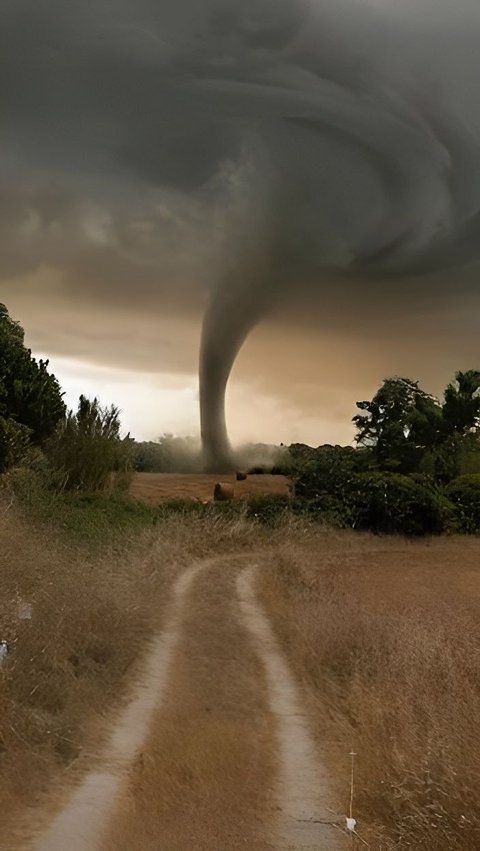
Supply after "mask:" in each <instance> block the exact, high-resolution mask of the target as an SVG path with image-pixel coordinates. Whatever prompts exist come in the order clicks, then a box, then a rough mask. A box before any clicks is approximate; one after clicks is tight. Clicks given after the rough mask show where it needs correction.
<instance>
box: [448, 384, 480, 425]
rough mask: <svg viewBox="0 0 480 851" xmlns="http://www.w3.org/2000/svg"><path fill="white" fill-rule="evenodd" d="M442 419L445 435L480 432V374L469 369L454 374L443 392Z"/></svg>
mask: <svg viewBox="0 0 480 851" xmlns="http://www.w3.org/2000/svg"><path fill="white" fill-rule="evenodd" d="M443 419H444V422H445V426H446V431H447V433H450V434H451V433H457V434H462V435H464V434H467V433H475V432H479V431H480V372H479V371H478V370H476V369H469V370H468V371H467V372H457V373H455V380H454V381H452V382H451V383H450V384H449V385H448V387H447V388H446V390H445V401H444V403H443Z"/></svg>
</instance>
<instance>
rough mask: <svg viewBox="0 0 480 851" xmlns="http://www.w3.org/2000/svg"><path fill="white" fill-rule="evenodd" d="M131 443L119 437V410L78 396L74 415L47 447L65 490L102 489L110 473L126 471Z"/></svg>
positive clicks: (131, 450)
mask: <svg viewBox="0 0 480 851" xmlns="http://www.w3.org/2000/svg"><path fill="white" fill-rule="evenodd" d="M132 444H133V441H132V440H131V439H130V437H128V436H127V437H126V438H123V439H122V438H121V437H120V419H119V411H118V410H117V408H115V407H114V406H112V407H110V408H102V407H101V405H100V404H99V402H98V400H97V399H94V400H93V401H90V400H88V399H86V398H85V397H84V396H80V402H79V406H78V411H77V413H76V414H74V413H72V412H69V414H68V416H67V417H66V418H65V420H64V421H63V422H62V423H61V424H60V426H59V427H58V429H57V432H56V434H55V435H54V437H53V438H51V440H50V441H49V442H48V443H47V445H46V452H47V455H48V458H49V460H50V463H51V464H52V467H53V468H54V469H55V470H57V471H58V472H59V473H61V474H63V485H64V487H65V489H67V490H78V491H90V492H91V491H96V490H102V489H103V488H105V487H106V485H107V484H108V483H109V482H111V481H112V474H114V473H116V474H123V473H126V472H128V470H129V469H130V467H131V463H132V452H133V447H132Z"/></svg>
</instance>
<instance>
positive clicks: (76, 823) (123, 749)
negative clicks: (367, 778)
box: [31, 557, 346, 851]
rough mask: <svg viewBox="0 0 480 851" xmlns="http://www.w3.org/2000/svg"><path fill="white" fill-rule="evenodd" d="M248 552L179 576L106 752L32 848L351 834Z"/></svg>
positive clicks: (231, 845)
mask: <svg viewBox="0 0 480 851" xmlns="http://www.w3.org/2000/svg"><path fill="white" fill-rule="evenodd" d="M254 579H255V574H254V572H253V570H252V569H251V568H250V567H249V566H248V561H246V560H245V558H244V557H243V558H240V557H239V558H228V559H227V558H223V559H220V558H219V559H215V560H211V561H208V562H204V563H203V564H202V565H200V566H197V567H194V568H192V569H190V570H189V571H187V572H186V574H184V575H183V576H182V577H181V578H180V580H179V581H178V582H177V585H176V587H175V593H174V596H173V600H172V604H171V610H170V616H169V618H168V620H167V626H166V629H165V631H164V632H163V633H162V635H160V636H159V637H158V638H157V639H156V640H155V642H154V643H153V644H152V647H151V649H150V651H149V654H148V657H147V658H146V659H145V664H144V666H143V671H142V674H141V676H140V677H139V679H138V681H137V682H136V683H135V684H134V689H133V693H132V699H131V702H130V703H129V704H127V706H126V708H125V709H124V711H123V714H122V716H121V717H120V718H119V719H118V720H117V723H116V725H115V728H114V730H113V733H112V736H111V739H110V743H109V746H108V748H107V751H106V752H105V753H104V754H103V756H102V757H101V759H100V760H98V764H97V766H96V770H95V771H94V772H92V773H91V774H90V775H89V776H88V777H87V778H86V780H85V781H84V782H83V783H82V785H81V786H80V787H79V789H78V790H77V792H76V793H74V795H73V796H72V798H71V800H70V802H69V803H68V804H67V806H66V807H64V808H63V810H62V811H61V812H60V813H59V814H58V815H57V817H56V818H55V819H54V820H53V822H52V823H51V825H50V828H49V829H48V830H47V831H46V832H45V833H44V834H43V835H42V836H41V837H39V838H38V839H37V840H36V842H34V843H33V845H32V846H31V851H64V849H67V848H68V849H69V851H87V849H88V851H193V849H194V851H236V849H240V848H242V849H245V851H272V849H278V851H280V849H281V851H286V849H291V851H314V849H315V851H320V849H323V851H337V849H341V848H343V847H346V845H345V841H344V839H343V838H342V835H341V833H340V831H338V830H335V829H334V828H333V827H330V826H326V825H324V824H322V821H324V820H329V819H332V818H333V816H332V815H331V813H332V806H333V804H332V801H331V798H330V793H329V790H328V782H327V777H326V774H325V771H324V769H323V767H322V765H321V764H320V762H319V760H318V757H317V754H316V751H315V743H314V742H313V741H312V738H311V735H310V732H309V729H308V723H307V721H306V717H305V714H304V710H303V706H302V696H301V694H300V693H299V690H298V687H297V685H296V683H295V681H294V678H293V676H292V674H291V672H290V670H289V668H288V665H287V662H286V660H285V658H284V657H283V655H282V653H281V651H280V648H279V645H278V643H277V642H276V640H275V637H274V635H273V633H272V629H271V626H270V624H269V622H268V619H267V618H266V615H265V613H264V612H263V610H262V608H261V607H260V605H259V604H258V602H257V600H256V596H255V590H254V584H255V583H254Z"/></svg>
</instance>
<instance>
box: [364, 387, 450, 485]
mask: <svg viewBox="0 0 480 851" xmlns="http://www.w3.org/2000/svg"><path fill="white" fill-rule="evenodd" d="M357 408H359V409H360V410H361V411H363V412H364V413H362V414H357V416H355V417H354V418H353V422H354V423H355V425H356V427H357V431H358V433H357V435H356V437H355V441H356V443H357V444H358V445H360V446H364V447H370V448H371V451H372V456H373V458H374V460H375V462H376V464H377V466H378V467H379V468H380V469H382V470H391V471H396V472H401V473H410V472H413V471H415V470H417V469H418V466H419V463H420V461H421V459H422V457H423V454H424V453H425V451H426V450H427V449H429V448H430V447H432V446H434V445H435V444H436V443H437V442H438V441H439V440H440V439H441V434H442V406H441V404H440V402H439V401H438V399H436V398H435V396H431V395H430V394H428V393H425V392H424V391H423V390H421V388H420V387H419V386H418V381H412V380H411V379H409V378H387V379H386V380H385V381H384V382H383V384H382V386H381V387H380V389H379V390H378V391H377V393H376V394H375V396H374V397H373V399H372V400H371V401H366V402H357Z"/></svg>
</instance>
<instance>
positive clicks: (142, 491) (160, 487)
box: [130, 473, 290, 505]
mask: <svg viewBox="0 0 480 851" xmlns="http://www.w3.org/2000/svg"><path fill="white" fill-rule="evenodd" d="M217 482H222V483H223V482H225V483H227V482H228V483H229V484H234V486H235V498H236V499H247V498H248V497H252V496H265V495H271V494H274V495H279V496H288V494H289V488H290V480H289V479H288V478H287V477H286V476H271V475H267V474H266V475H252V476H248V478H247V479H246V481H244V482H237V481H235V476H234V475H232V474H229V475H223V476H222V475H221V474H218V473H135V474H134V476H133V479H132V484H131V487H130V493H131V495H132V496H133V498H134V499H137V500H139V502H144V503H146V504H147V505H158V504H159V503H162V502H168V501H170V500H175V499H192V500H200V501H202V502H204V501H211V500H213V490H214V488H215V485H216V483H217Z"/></svg>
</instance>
